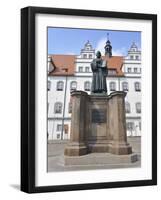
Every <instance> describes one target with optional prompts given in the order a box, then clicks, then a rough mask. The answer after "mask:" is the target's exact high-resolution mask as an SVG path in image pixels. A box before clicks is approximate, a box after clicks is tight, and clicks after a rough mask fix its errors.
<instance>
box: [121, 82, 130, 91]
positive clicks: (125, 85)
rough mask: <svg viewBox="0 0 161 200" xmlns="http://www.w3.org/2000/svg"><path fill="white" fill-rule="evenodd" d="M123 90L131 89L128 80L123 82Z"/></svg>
mask: <svg viewBox="0 0 161 200" xmlns="http://www.w3.org/2000/svg"><path fill="white" fill-rule="evenodd" d="M122 90H123V91H128V90H129V87H128V82H123V83H122Z"/></svg>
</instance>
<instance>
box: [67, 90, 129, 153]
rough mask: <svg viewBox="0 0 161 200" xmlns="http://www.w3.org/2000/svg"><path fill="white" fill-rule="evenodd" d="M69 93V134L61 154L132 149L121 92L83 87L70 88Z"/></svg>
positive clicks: (127, 150) (114, 151) (120, 151)
mask: <svg viewBox="0 0 161 200" xmlns="http://www.w3.org/2000/svg"><path fill="white" fill-rule="evenodd" d="M71 95H72V121H71V136H70V143H69V145H68V146H67V147H66V149H65V152H64V154H65V155H67V156H80V155H85V154H88V153H91V152H98V153H99V152H108V153H112V154H117V155H126V154H131V153H132V148H131V146H130V145H129V144H128V143H127V136H126V121H125V102H124V98H125V95H126V93H125V92H122V91H117V92H113V93H111V94H110V95H106V94H91V95H88V94H87V93H86V92H83V91H73V92H72V94H71Z"/></svg>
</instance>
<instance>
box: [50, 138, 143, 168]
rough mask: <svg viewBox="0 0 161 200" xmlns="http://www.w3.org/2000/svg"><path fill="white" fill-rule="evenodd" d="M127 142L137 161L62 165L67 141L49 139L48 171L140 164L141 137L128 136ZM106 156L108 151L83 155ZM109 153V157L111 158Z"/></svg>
mask: <svg viewBox="0 0 161 200" xmlns="http://www.w3.org/2000/svg"><path fill="white" fill-rule="evenodd" d="M128 142H129V143H130V144H131V146H132V149H133V153H136V154H137V155H138V161H136V162H134V163H128V164H127V163H126V164H124V163H116V164H97V165H96V164H92V165H72V166H71V165H68V166H65V165H64V148H65V146H66V145H67V143H68V141H49V142H48V172H54V171H56V172H60V171H74V170H92V169H116V168H131V167H140V166H141V137H128ZM106 155H107V156H108V155H109V154H108V153H92V154H88V156H86V157H85V156H84V160H86V159H89V158H90V159H96V158H97V157H98V156H99V158H100V157H101V156H102V158H103V157H105V156H106ZM112 156H115V155H111V154H110V156H109V159H112Z"/></svg>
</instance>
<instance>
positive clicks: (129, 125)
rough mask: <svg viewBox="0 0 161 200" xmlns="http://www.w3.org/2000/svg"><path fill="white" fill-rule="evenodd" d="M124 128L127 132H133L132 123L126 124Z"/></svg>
mask: <svg viewBox="0 0 161 200" xmlns="http://www.w3.org/2000/svg"><path fill="white" fill-rule="evenodd" d="M126 128H127V130H128V131H133V130H134V122H127V124H126Z"/></svg>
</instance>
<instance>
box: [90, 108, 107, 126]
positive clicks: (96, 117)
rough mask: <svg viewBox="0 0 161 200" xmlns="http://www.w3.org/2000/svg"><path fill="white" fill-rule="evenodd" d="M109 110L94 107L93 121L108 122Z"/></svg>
mask: <svg viewBox="0 0 161 200" xmlns="http://www.w3.org/2000/svg"><path fill="white" fill-rule="evenodd" d="M106 116H107V111H106V110H98V109H92V123H106V121H107V117H106Z"/></svg>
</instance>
